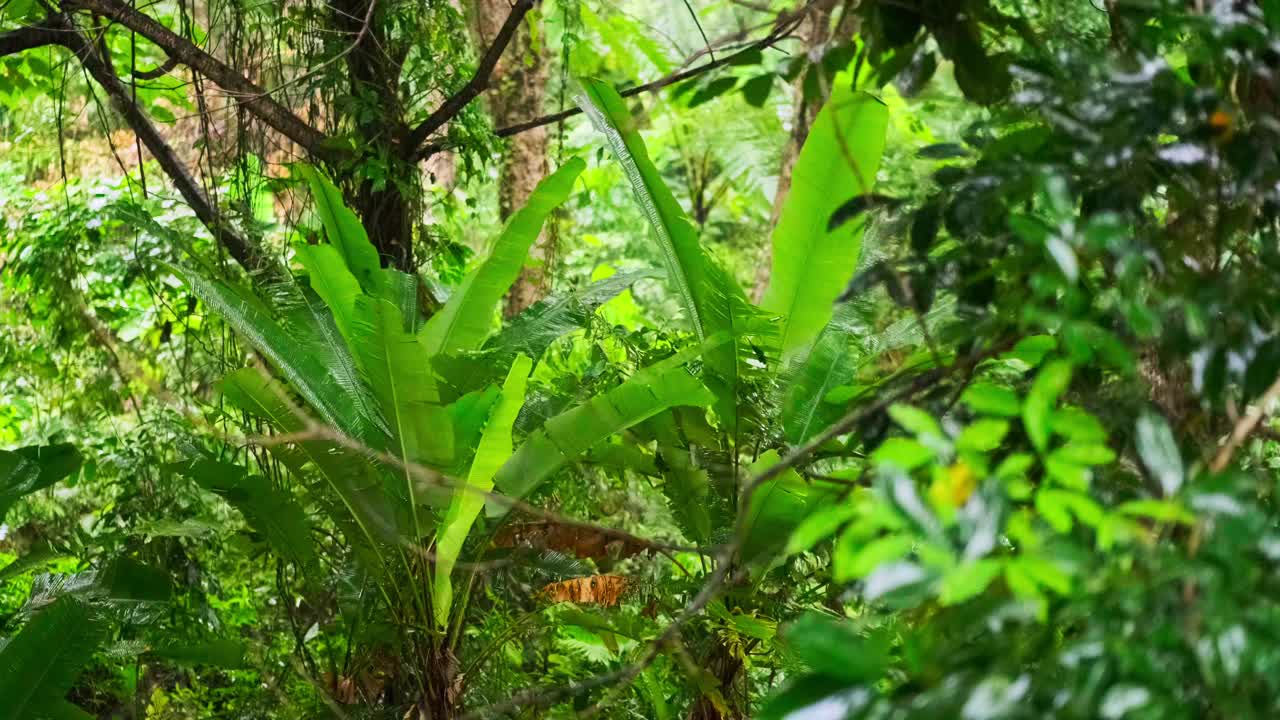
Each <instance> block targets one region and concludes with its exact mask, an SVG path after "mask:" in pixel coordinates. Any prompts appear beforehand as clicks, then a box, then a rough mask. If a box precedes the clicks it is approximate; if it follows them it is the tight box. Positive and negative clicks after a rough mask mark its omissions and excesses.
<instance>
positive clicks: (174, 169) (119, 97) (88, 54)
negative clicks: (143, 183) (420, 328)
mask: <svg viewBox="0 0 1280 720" xmlns="http://www.w3.org/2000/svg"><path fill="white" fill-rule="evenodd" d="M55 22H60V23H61V25H62V27H58V28H54V29H52V32H53V34H54V37H56V39H57V42H58V44H60V45H63V46H64V47H66V48H67V49H69V50H71V52H72V53H74V54H75V55H76V57H77V58H78V59H79V60H80V62H81V64H83V65H84V68H85V69H86V70H88V71H89V74H90V75H91V76H93V79H94V80H96V81H97V83H98V84H99V85H101V86H102V89H103V90H105V91H106V93H107V96H108V97H110V98H111V104H112V106H114V107H115V109H116V111H117V112H119V113H120V114H121V115H122V116H123V117H124V119H125V122H127V123H129V127H130V128H132V129H133V132H134V133H135V134H136V135H137V136H138V139H140V140H141V141H142V144H143V145H146V146H147V150H148V151H150V152H151V155H152V156H153V157H155V159H156V162H158V163H160V167H161V168H162V169H163V170H164V171H165V174H166V175H168V176H169V179H170V180H171V181H172V182H173V185H174V187H175V188H176V189H177V190H178V192H179V194H181V195H182V199H183V200H185V201H186V203H187V204H188V205H190V206H191V209H192V210H193V211H194V212H195V214H196V217H197V218H199V219H200V222H202V223H204V225H205V226H206V227H207V228H209V232H211V233H213V237H214V239H215V240H216V241H217V242H218V243H219V244H221V245H222V246H223V247H225V248H226V249H227V252H228V253H230V254H231V257H233V258H235V260H236V262H238V263H240V265H241V266H242V267H244V268H245V269H246V270H249V271H250V272H260V273H273V272H274V268H273V266H272V265H271V263H270V261H269V260H268V259H267V258H266V257H265V256H263V255H262V253H261V252H259V250H258V248H257V247H255V246H254V245H253V244H252V243H250V242H249V241H248V240H246V239H244V238H243V237H241V236H240V235H239V233H237V232H236V231H235V229H234V228H232V227H231V226H230V224H229V223H228V222H227V221H226V218H224V217H223V216H222V214H221V213H219V212H218V210H217V208H215V207H214V206H213V204H212V203H211V202H209V198H208V197H206V196H205V194H204V190H203V189H201V187H200V184H199V183H198V182H196V180H195V178H193V177H192V176H191V173H190V172H188V170H187V168H186V166H185V165H183V164H182V161H181V160H179V159H178V156H177V155H176V154H175V153H174V151H173V148H171V147H170V146H169V143H167V142H166V141H165V139H164V138H163V137H161V135H160V132H159V131H158V130H156V127H155V125H153V124H152V123H151V119H150V118H148V117H147V115H146V113H144V112H143V111H142V108H140V107H138V105H137V103H135V102H134V101H133V97H132V95H131V94H130V92H129V90H128V89H127V88H125V86H124V84H123V83H122V82H120V78H118V77H117V76H116V74H115V72H114V71H113V70H112V69H111V68H110V67H109V66H108V65H107V64H106V63H105V62H103V60H102V58H100V57H99V56H98V54H97V52H96V51H95V50H94V48H93V44H92V43H91V42H90V41H89V40H88V38H86V37H85V36H84V35H83V34H82V33H81V32H80V31H79V29H78V28H76V27H75V25H73V24H72V23H71V21H70V20H69V19H67V18H60V19H57V20H55Z"/></svg>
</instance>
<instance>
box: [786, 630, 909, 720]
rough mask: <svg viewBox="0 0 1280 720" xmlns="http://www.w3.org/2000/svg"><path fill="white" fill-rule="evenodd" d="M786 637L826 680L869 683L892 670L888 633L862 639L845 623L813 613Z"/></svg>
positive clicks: (788, 632) (884, 632) (789, 631)
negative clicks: (834, 679)
mask: <svg viewBox="0 0 1280 720" xmlns="http://www.w3.org/2000/svg"><path fill="white" fill-rule="evenodd" d="M783 635H784V637H785V638H786V640H787V644H788V646H790V647H791V648H792V649H793V650H794V651H795V653H796V654H797V655H798V656H799V658H800V660H801V661H802V662H804V663H805V665H807V666H809V668H811V669H812V670H814V671H815V672H818V673H821V674H822V675H824V676H826V677H831V678H839V679H840V680H843V681H845V682H860V681H867V682H870V681H873V680H876V679H877V678H880V677H881V676H882V675H883V674H884V672H885V670H886V669H887V668H888V667H889V662H890V657H889V649H890V646H891V640H892V639H893V636H892V634H891V633H889V632H887V631H885V630H878V631H875V632H872V633H871V634H870V635H867V636H861V635H858V634H857V633H855V632H853V629H852V627H851V626H850V624H849V623H848V622H846V621H843V620H836V619H835V618H831V617H827V616H824V615H819V614H817V613H812V612H811V613H807V614H805V615H803V616H801V617H800V619H799V620H796V621H795V622H794V623H792V624H791V625H790V626H788V627H787V628H786V631H785V632H784V633H783ZM797 717H799V716H798V715H797ZM814 717H826V715H815V716H814Z"/></svg>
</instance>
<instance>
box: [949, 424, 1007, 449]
mask: <svg viewBox="0 0 1280 720" xmlns="http://www.w3.org/2000/svg"><path fill="white" fill-rule="evenodd" d="M1008 433H1009V421H1008V420H996V419H993V418H983V419H981V420H977V421H975V422H974V423H973V424H971V425H969V426H968V427H966V428H965V429H964V430H962V431H961V432H960V437H958V438H956V447H958V448H960V449H961V450H972V451H974V452H991V451H992V450H995V449H996V448H998V447H1000V443H1001V442H1002V441H1004V436H1005V435H1007V434H1008Z"/></svg>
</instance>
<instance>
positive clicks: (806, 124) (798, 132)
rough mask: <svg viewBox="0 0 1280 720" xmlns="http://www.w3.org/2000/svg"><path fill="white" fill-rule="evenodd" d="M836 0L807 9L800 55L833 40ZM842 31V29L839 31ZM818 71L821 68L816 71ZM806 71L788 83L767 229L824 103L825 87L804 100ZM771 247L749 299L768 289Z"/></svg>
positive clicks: (773, 221)
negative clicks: (788, 111)
mask: <svg viewBox="0 0 1280 720" xmlns="http://www.w3.org/2000/svg"><path fill="white" fill-rule="evenodd" d="M838 5H839V0H818V2H815V3H814V4H813V5H812V6H810V7H809V8H808V10H807V12H808V16H807V17H806V18H805V19H804V22H803V23H802V24H801V26H800V27H799V28H798V29H797V34H798V35H799V37H800V38H801V40H802V41H803V43H804V45H803V48H802V49H803V52H804V53H805V54H811V53H812V52H813V51H814V50H816V49H818V48H821V47H822V46H823V45H825V44H827V43H828V42H829V41H830V40H831V39H832V31H831V16H832V15H833V14H834V12H835V9H836V7H837V6H838ZM845 18H848V19H843V18H842V22H843V24H848V23H850V22H851V19H852V13H848V12H846V13H845ZM842 29H843V28H842ZM819 70H820V68H819ZM806 75H808V70H806V71H804V72H801V73H800V74H799V75H797V76H796V79H795V80H794V81H792V83H791V95H792V97H793V98H794V103H795V105H794V110H793V112H792V115H791V136H790V137H789V138H788V139H787V144H786V146H785V147H784V148H783V149H782V163H781V165H780V166H779V168H778V190H777V192H776V193H774V196H773V213H772V215H771V216H770V219H769V228H770V229H771V230H772V228H773V227H774V226H775V225H777V224H778V215H779V214H780V213H781V212H782V203H783V202H784V201H785V200H786V199H787V193H788V192H789V191H790V190H791V171H792V170H793V169H794V168H795V166H796V158H797V157H799V155H800V147H801V146H803V145H804V141H805V138H807V137H809V128H810V127H812V126H813V121H814V119H815V118H816V117H817V116H818V111H819V110H820V109H822V104H823V102H825V101H826V97H825V94H826V88H823V93H822V94H823V95H824V97H818V98H810V99H807V100H806V99H805V92H804V85H805V76H806ZM772 260H773V246H772V245H771V244H769V243H768V242H766V243H765V245H764V254H763V256H762V257H761V258H760V263H759V264H758V265H757V266H756V281H755V287H754V288H752V293H751V296H752V299H754V300H755V302H757V303H758V302H760V298H762V297H764V291H765V288H767V287H768V286H769V273H770V270H771V269H772V266H773V262H772Z"/></svg>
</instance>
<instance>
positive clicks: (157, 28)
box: [63, 0, 326, 155]
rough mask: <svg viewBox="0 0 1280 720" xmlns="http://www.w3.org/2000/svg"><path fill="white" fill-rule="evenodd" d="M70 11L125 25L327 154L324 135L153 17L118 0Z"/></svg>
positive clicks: (80, 1)
mask: <svg viewBox="0 0 1280 720" xmlns="http://www.w3.org/2000/svg"><path fill="white" fill-rule="evenodd" d="M63 7H64V8H66V9H67V10H75V9H80V10H88V11H90V12H94V13H97V14H98V15H102V16H103V17H106V18H108V19H111V20H114V21H115V22H118V23H120V24H121V25H124V26H125V27H127V28H129V29H130V30H133V31H134V32H136V33H138V34H139V35H141V36H143V37H145V38H147V39H148V40H150V41H151V42H153V43H155V44H156V45H158V46H160V48H161V49H163V50H164V51H165V52H166V53H168V55H169V57H170V58H172V59H174V60H176V61H178V62H180V63H182V64H183V65H186V66H187V67H190V68H191V69H192V70H196V71H198V72H200V73H201V74H203V75H204V76H205V77H208V78H209V79H210V80H212V81H213V82H215V83H217V84H218V86H219V87H221V88H222V89H223V90H224V91H225V92H226V93H227V94H228V95H229V96H230V97H231V98H232V99H234V100H235V101H236V102H238V103H240V104H241V105H243V106H244V108H245V109H246V110H248V111H249V112H251V113H253V114H254V115H255V116H256V117H258V118H259V119H260V120H262V122H264V123H266V124H267V125H269V126H271V127H272V128H274V129H275V130H277V131H279V132H280V133H281V134H283V135H284V136H285V137H287V138H289V139H290V140H292V141H294V142H295V143H297V144H298V145H299V146H301V147H302V148H304V149H305V150H306V151H307V152H309V153H311V154H312V155H323V154H324V147H323V144H324V141H325V139H326V138H325V134H324V133H322V132H320V131H319V130H317V129H316V128H314V127H312V126H311V125H309V124H307V122H306V121H305V120H303V119H302V118H300V117H298V116H297V115H295V114H294V113H293V111H291V110H290V109H289V108H287V107H285V106H284V105H281V104H280V103H278V102H276V101H275V100H274V99H273V98H272V97H271V95H270V93H268V92H267V91H266V90H263V89H262V88H261V87H258V85H257V84H255V83H254V82H252V81H250V80H248V79H246V78H245V77H244V76H243V75H241V74H240V72H239V71H237V70H236V69H235V68H232V67H231V66H229V65H227V64H226V63H224V62H222V61H221V60H219V59H217V58H215V57H214V56H212V55H210V54H209V53H207V52H205V51H204V50H202V49H200V48H199V47H197V46H196V45H195V44H194V43H192V42H191V41H189V40H187V39H186V38H184V37H182V36H181V35H178V34H177V33H175V32H173V31H172V30H170V29H169V28H167V27H165V26H164V25H161V24H160V23H159V22H157V21H155V20H154V19H152V18H151V17H149V16H147V15H145V14H143V13H140V12H138V11H137V10H134V9H133V8H131V7H129V6H128V5H124V4H121V3H119V2H117V1H116V0H66V1H65V2H64V3H63Z"/></svg>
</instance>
